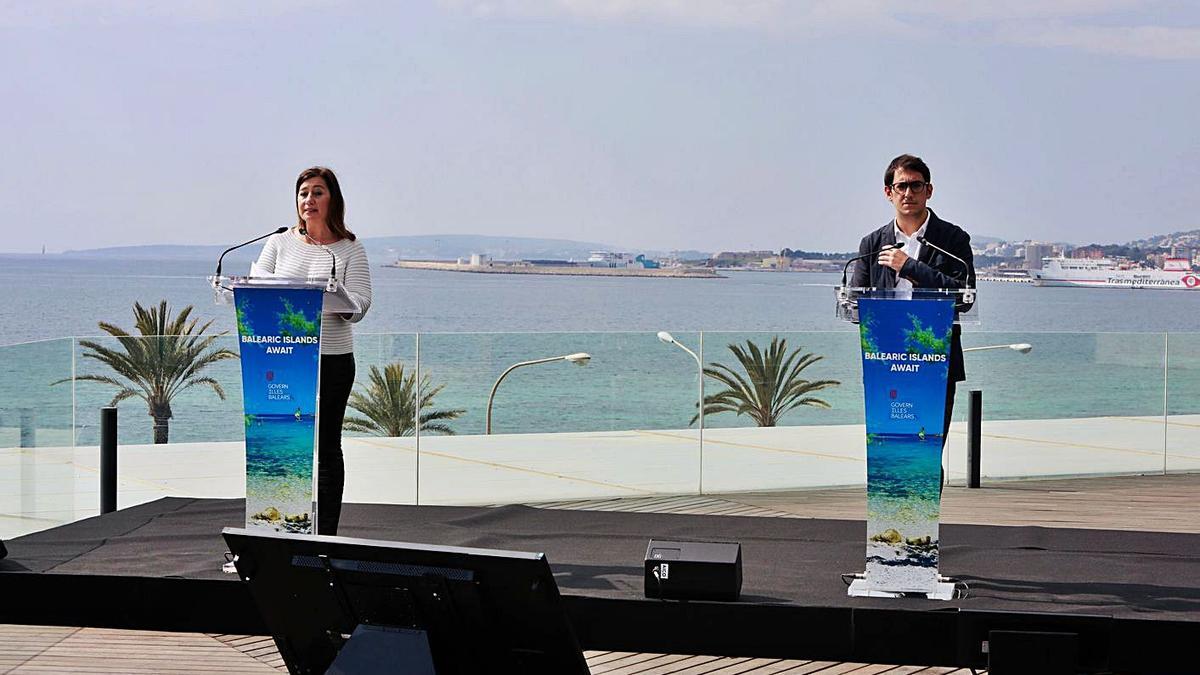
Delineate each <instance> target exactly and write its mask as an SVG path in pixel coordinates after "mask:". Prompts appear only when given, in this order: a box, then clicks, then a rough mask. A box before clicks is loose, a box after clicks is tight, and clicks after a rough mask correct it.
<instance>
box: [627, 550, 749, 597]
mask: <svg viewBox="0 0 1200 675" xmlns="http://www.w3.org/2000/svg"><path fill="white" fill-rule="evenodd" d="M741 593H742V545H741V544H738V543H736V542H716V541H661V540H657V541H656V540H654V539H651V540H650V544H649V545H648V546H647V547H646V597H647V598H669V599H673V600H737V599H738V596H739V595H741Z"/></svg>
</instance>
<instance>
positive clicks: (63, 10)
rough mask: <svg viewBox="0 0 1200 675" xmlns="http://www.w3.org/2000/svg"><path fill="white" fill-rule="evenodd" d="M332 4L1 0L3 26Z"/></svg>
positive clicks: (198, 19)
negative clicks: (36, 0) (30, 0)
mask: <svg viewBox="0 0 1200 675" xmlns="http://www.w3.org/2000/svg"><path fill="white" fill-rule="evenodd" d="M331 4H333V3H332V1H331V0H256V1H254V2H244V1H241V0H169V1H168V2H151V1H147V0H41V1H38V2H29V1H28V0H0V27H3V28H44V27H52V26H64V25H66V26H78V25H108V24H121V23H135V22H143V21H156V22H170V23H210V22H218V21H236V20H239V19H250V18H256V17H264V16H278V15H283V14H290V13H294V12H298V11H303V10H306V9H310V8H312V7H321V6H329V5H331Z"/></svg>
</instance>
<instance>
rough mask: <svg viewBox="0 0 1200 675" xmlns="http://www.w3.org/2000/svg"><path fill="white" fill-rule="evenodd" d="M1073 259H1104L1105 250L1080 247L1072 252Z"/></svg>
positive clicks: (1095, 247) (1096, 247)
mask: <svg viewBox="0 0 1200 675" xmlns="http://www.w3.org/2000/svg"><path fill="white" fill-rule="evenodd" d="M1071 257H1072V258H1103V257H1104V249H1102V248H1100V247H1099V246H1080V247H1079V248H1077V249H1075V250H1074V251H1072V252H1071Z"/></svg>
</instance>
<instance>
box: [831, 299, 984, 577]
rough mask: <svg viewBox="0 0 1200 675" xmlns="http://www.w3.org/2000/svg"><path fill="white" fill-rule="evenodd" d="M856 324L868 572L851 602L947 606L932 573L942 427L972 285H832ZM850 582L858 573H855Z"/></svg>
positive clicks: (971, 317) (841, 311)
mask: <svg viewBox="0 0 1200 675" xmlns="http://www.w3.org/2000/svg"><path fill="white" fill-rule="evenodd" d="M837 315H838V318H841V319H843V320H846V321H851V322H854V323H857V324H858V328H859V341H860V344H861V346H862V364H863V397H864V404H865V408H866V431H867V438H866V446H867V541H866V571H865V573H864V574H863V575H861V577H860V578H856V579H855V580H854V581H853V582H852V583H851V584H850V590H849V594H850V595H852V596H884V597H899V596H904V595H924V596H925V597H928V598H931V599H943V600H948V599H950V598H951V597H952V596H953V592H954V587H953V584H951V583H948V582H946V581H944V580H943V579H942V577H940V576H939V574H938V544H939V539H938V518H939V512H940V508H941V471H942V446H943V443H944V441H945V439H944V438H943V436H942V434H943V423H944V419H945V410H946V391H947V388H946V386H947V381H946V380H947V376H948V373H949V364H950V352H951V342H952V331H953V325H954V324H955V323H956V322H957V323H977V322H978V319H977V317H978V313H977V310H976V309H975V289H973V288H967V289H918V288H914V289H908V290H896V289H887V290H880V289H869V288H853V287H846V286H840V287H838V288H837ZM856 576H857V575H856Z"/></svg>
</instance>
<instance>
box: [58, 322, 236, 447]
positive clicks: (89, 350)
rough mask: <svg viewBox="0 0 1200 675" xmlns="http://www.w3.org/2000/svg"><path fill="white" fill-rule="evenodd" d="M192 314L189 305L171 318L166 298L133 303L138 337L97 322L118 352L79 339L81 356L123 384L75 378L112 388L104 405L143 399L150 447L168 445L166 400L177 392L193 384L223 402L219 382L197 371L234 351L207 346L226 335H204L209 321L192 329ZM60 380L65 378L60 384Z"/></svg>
mask: <svg viewBox="0 0 1200 675" xmlns="http://www.w3.org/2000/svg"><path fill="white" fill-rule="evenodd" d="M191 313H192V306H191V305H188V306H187V307H184V308H183V310H182V311H180V312H179V314H178V315H176V316H174V317H171V316H170V312H169V311H168V308H167V301H166V300H163V301H161V302H159V303H158V307H151V308H150V309H146V308H145V307H142V305H141V303H137V302H135V303H133V317H134V327H135V328H136V329H137V332H138V335H132V334H130V333H128V332H126V331H125V330H124V329H122V328H120V327H118V326H116V325H114V324H111V323H107V322H104V321H101V322H99V325H100V329H101V330H103V331H104V332H106V333H108V334H109V335H112V336H113V337H115V338H117V341H118V342H119V343H120V345H121V349H113V348H111V347H106V346H104V345H102V344H100V343H98V342H95V341H93V340H80V341H79V345H80V346H81V347H83V348H84V353H83V358H85V359H95V360H96V361H99V362H101V363H103V364H105V365H107V366H108V367H109V368H112V369H113V370H114V371H116V373H117V375H119V376H120V377H122V378H124V380H121V379H118V378H116V377H110V376H107V375H79V376H77V377H76V378H75V379H76V380H83V381H89V382H102V383H104V384H111V385H113V386H114V387H117V389H118V390H117V394H116V396H113V399H112V402H111V403H109V405H116V404H118V403H120V402H121V401H124V400H125V399H127V398H133V397H135V396H136V397H137V398H140V399H142V400H143V401H145V402H146V407H147V409H148V412H149V414H150V417H152V418H154V442H155V443H166V442H167V437H168V435H169V424H170V420H171V417H172V416H173V414H174V413H173V411H172V410H171V401H172V400H173V399H174V398H175V396H176V395H177V394H179V392H181V391H183V390H184V389H188V388H190V387H194V386H196V385H206V386H209V387H212V390H213V391H214V392H216V394H217V396H219V397H220V398H221V400H225V390H224V389H222V388H221V384H220V383H219V382H217V381H216V380H215V379H213V378H211V377H202V376H200V375H199V373H200V371H202V370H204V369H205V368H207V367H208V366H210V365H212V364H214V363H216V362H217V361H224V360H225V359H235V358H237V352H234V351H231V350H229V349H225V348H221V349H210V347H211V346H212V343H213V342H214V341H215V340H216V339H217V338H219V337H221V336H223V335H225V333H224V332H221V333H217V334H214V335H204V331H206V330H208V327H209V326H210V325H212V321H209V322H208V323H206V324H204V325H203V326H200V327H198V328H197V326H196V324H197V322H198V320H197V319H191V320H189V318H188V317H190V316H191ZM63 381H70V380H59V382H63ZM55 384H58V382H55Z"/></svg>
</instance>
